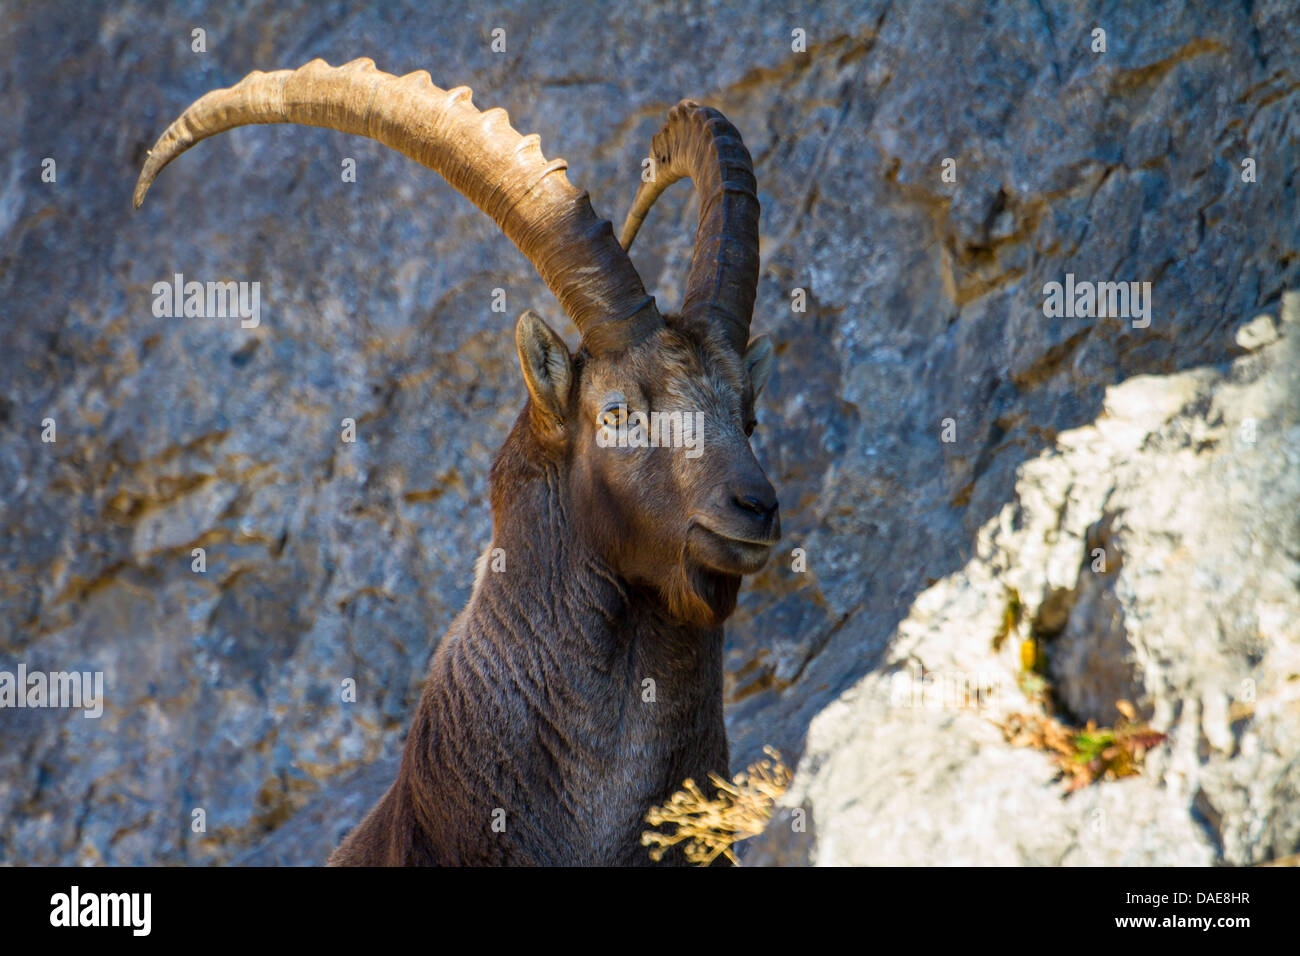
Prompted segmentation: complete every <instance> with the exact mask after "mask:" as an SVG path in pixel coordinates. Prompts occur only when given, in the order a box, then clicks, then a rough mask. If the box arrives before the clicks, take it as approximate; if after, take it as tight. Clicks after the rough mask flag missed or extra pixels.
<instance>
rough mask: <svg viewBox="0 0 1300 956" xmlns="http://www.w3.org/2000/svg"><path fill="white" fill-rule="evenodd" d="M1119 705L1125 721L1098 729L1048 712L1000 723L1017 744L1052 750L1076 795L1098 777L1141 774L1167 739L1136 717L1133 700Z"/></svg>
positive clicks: (1068, 789) (1067, 788)
mask: <svg viewBox="0 0 1300 956" xmlns="http://www.w3.org/2000/svg"><path fill="white" fill-rule="evenodd" d="M1115 708H1116V709H1117V710H1118V711H1119V712H1120V716H1121V718H1122V719H1121V720H1120V721H1119V722H1117V723H1116V724H1115V726H1114V727H1098V726H1097V725H1096V722H1095V721H1091V720H1090V721H1088V723H1087V725H1086V726H1085V727H1083V728H1082V729H1071V728H1069V727H1066V726H1065V725H1063V724H1061V723H1060V722H1059V721H1057V720H1056V719H1055V718H1052V717H1048V716H1046V715H1045V714H1012V715H1011V716H1010V717H1008V718H1007V719H1006V720H1005V721H1003V722H1002V723H1000V724H998V727H1000V728H1001V730H1002V734H1003V736H1004V737H1005V738H1006V740H1007V742H1008V743H1009V744H1011V745H1012V746H1013V747H1033V748H1034V749H1036V750H1045V751H1047V752H1048V753H1050V754H1051V755H1052V758H1053V760H1054V761H1055V763H1056V766H1057V769H1058V770H1060V773H1061V777H1062V779H1064V780H1065V782H1066V786H1065V791H1066V793H1073V792H1074V791H1075V790H1081V789H1082V788H1084V787H1086V786H1088V785H1089V784H1092V783H1095V782H1096V781H1098V780H1117V779H1119V778H1121V777H1131V776H1134V775H1135V774H1138V773H1140V772H1141V770H1142V763H1143V761H1144V760H1145V758H1146V754H1147V752H1148V751H1149V750H1151V748H1153V747H1157V746H1159V745H1160V744H1162V743H1164V741H1165V737H1166V735H1165V734H1162V733H1160V732H1159V731H1157V730H1152V729H1151V727H1149V726H1147V724H1146V723H1145V722H1142V721H1139V720H1138V719H1137V710H1136V709H1135V708H1134V707H1133V705H1132V704H1130V703H1129V702H1128V701H1126V700H1121V701H1118V702H1117V703H1116V704H1115Z"/></svg>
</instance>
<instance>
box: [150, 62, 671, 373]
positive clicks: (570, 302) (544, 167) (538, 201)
mask: <svg viewBox="0 0 1300 956" xmlns="http://www.w3.org/2000/svg"><path fill="white" fill-rule="evenodd" d="M255 123H299V124H303V125H307V126H323V127H326V128H327V129H335V130H340V131H342V132H346V133H356V134H358V135H360V136H367V137H369V138H371V139H375V140H378V141H379V142H381V143H383V144H384V145H385V146H388V147H390V148H392V149H395V150H397V151H398V152H400V153H403V154H405V155H407V156H409V157H411V158H412V159H414V160H415V161H416V162H418V163H420V164H422V165H424V166H427V167H429V168H430V169H432V170H433V171H435V172H437V173H439V174H440V175H442V176H443V177H444V178H445V179H446V180H447V182H449V183H450V184H451V185H452V186H453V187H455V189H457V190H458V191H459V192H460V193H462V194H463V195H464V196H465V197H466V198H467V199H469V200H470V201H471V202H472V203H474V205H476V206H478V207H479V208H480V209H481V210H483V211H484V212H485V213H487V214H488V215H489V216H491V217H492V220H493V221H494V222H495V223H496V224H497V225H498V226H500V227H501V230H502V231H503V232H504V233H505V234H506V235H507V236H508V237H509V238H510V240H511V241H512V242H513V243H514V244H515V245H516V246H518V247H519V251H520V252H522V253H523V254H524V255H525V256H526V257H527V258H528V261H529V262H531V263H532V264H533V266H534V268H536V269H537V271H538V272H539V273H540V274H541V277H542V279H543V280H544V281H545V282H546V284H547V286H548V287H549V288H550V290H551V291H552V292H553V293H555V297H556V298H557V299H559V300H560V305H561V306H563V308H564V311H565V312H567V313H568V315H569V317H570V318H572V319H573V323H574V325H576V326H577V327H578V330H579V331H580V332H581V333H582V336H583V342H584V344H585V345H586V346H587V348H588V349H589V350H590V351H593V352H600V351H606V350H610V349H620V348H625V347H627V346H628V345H630V344H632V343H633V342H635V341H638V340H639V339H640V338H641V337H642V336H644V335H646V334H648V333H649V332H651V331H653V330H654V329H655V328H657V327H659V326H662V324H663V318H662V317H661V316H660V314H659V311H658V309H657V308H656V307H655V304H654V299H653V298H651V297H650V296H648V295H647V294H646V291H645V287H644V286H643V285H642V283H641V278H640V276H638V275H637V272H636V269H635V268H633V266H632V260H631V259H629V258H628V256H627V253H626V252H625V251H624V250H623V249H621V248H620V247H619V245H618V243H617V242H615V241H614V233H613V230H612V229H611V228H610V224H609V223H608V222H607V221H606V220H603V219H599V218H597V216H596V214H595V212H594V211H593V210H592V208H591V202H590V201H589V199H588V196H587V193H586V192H585V191H582V190H579V189H577V188H576V187H574V186H573V185H572V184H571V183H570V182H569V180H568V177H567V176H565V174H564V170H565V169H566V163H565V162H564V160H562V159H554V160H550V161H547V159H546V157H545V156H543V155H542V151H541V147H540V145H539V140H538V137H537V135H536V134H532V135H529V136H521V135H520V134H519V133H518V132H516V131H515V129H514V127H512V126H511V125H510V121H509V117H508V116H507V115H506V112H505V110H502V109H491V110H487V111H486V112H480V111H479V110H478V109H477V108H476V107H475V106H474V105H473V103H471V102H470V90H469V88H468V87H464V86H460V87H456V88H455V89H453V90H442V89H439V88H438V87H436V86H434V85H433V82H432V81H431V80H430V78H429V74H428V73H427V72H425V71H423V70H420V71H418V72H416V73H410V74H407V75H406V76H403V77H401V78H398V77H396V76H393V75H391V74H389V73H384V72H382V71H380V70H377V69H375V64H374V61H372V60H369V59H360V60H353V61H352V62H351V63H348V64H347V65H345V66H341V67H337V68H335V67H331V66H330V65H329V64H328V63H326V62H325V61H324V60H319V59H317V60H312V61H311V62H310V63H308V64H307V65H305V66H303V67H301V68H299V69H297V70H277V71H275V72H274V73H262V72H261V71H255V72H253V73H250V74H249V75H248V76H246V77H244V79H243V80H241V81H240V82H239V83H238V84H237V85H235V86H232V87H230V88H229V89H224V90H214V91H213V92H211V93H208V94H207V95H205V96H203V97H201V98H200V99H198V100H197V101H195V102H194V104H193V105H191V106H190V107H189V109H187V110H186V111H185V112H184V113H182V114H181V115H180V117H179V118H178V119H177V120H176V121H175V122H174V123H172V124H171V126H169V127H167V131H166V132H164V133H163V134H162V136H161V137H160V138H159V140H158V142H157V144H156V145H155V146H154V148H153V149H152V150H150V152H149V158H148V160H147V161H146V162H145V164H144V169H142V170H141V172H140V179H139V182H137V183H136V187H135V206H136V208H137V209H138V208H139V207H140V204H141V203H142V202H143V201H144V196H145V193H146V192H148V190H149V185H150V184H151V183H152V182H153V181H154V178H155V177H156V176H157V175H158V173H159V172H161V171H162V169H163V167H164V166H166V165H167V164H168V163H170V162H171V161H172V160H173V159H175V158H176V157H177V156H179V155H180V154H181V153H183V152H185V150H187V149H189V148H190V147H191V146H193V145H194V144H195V143H197V142H198V141H199V140H202V139H206V138H207V137H209V136H213V135H215V134H217V133H221V132H224V131H226V130H228V129H232V128H234V127H236V126H246V125H249V124H255Z"/></svg>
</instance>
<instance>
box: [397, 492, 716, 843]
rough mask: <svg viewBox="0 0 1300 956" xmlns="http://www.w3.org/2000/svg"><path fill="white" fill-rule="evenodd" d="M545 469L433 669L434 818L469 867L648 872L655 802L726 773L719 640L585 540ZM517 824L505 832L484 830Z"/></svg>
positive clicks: (429, 724)
mask: <svg viewBox="0 0 1300 956" xmlns="http://www.w3.org/2000/svg"><path fill="white" fill-rule="evenodd" d="M569 513H570V509H569V508H567V507H566V503H565V501H564V499H563V494H562V487H561V483H560V481H559V480H558V477H557V476H556V475H555V474H554V473H553V472H549V471H546V472H543V473H534V475H533V476H532V480H530V481H527V482H524V483H521V485H520V486H519V487H517V488H515V489H513V493H512V495H511V496H510V497H509V504H508V506H507V507H506V508H504V509H500V510H498V511H497V513H496V515H495V518H496V529H495V534H494V540H493V548H494V549H498V548H499V549H500V551H495V557H496V558H497V559H498V560H497V562H496V565H495V569H494V566H493V561H492V558H493V556H494V552H489V556H488V561H487V566H486V567H484V568H483V569H482V571H481V573H480V576H479V579H478V581H477V582H476V585H475V589H474V594H473V596H472V598H471V600H470V604H469V606H468V607H467V608H466V610H465V612H464V613H463V614H462V615H461V617H460V618H459V619H458V620H457V622H456V624H455V625H453V627H452V629H451V630H450V632H449V633H448V634H447V636H446V637H445V638H444V640H443V643H442V645H441V646H440V647H439V649H438V652H437V654H436V655H435V658H434V664H433V670H432V673H431V674H430V677H429V681H428V683H427V684H426V687H425V693H424V697H423V699H422V700H421V704H420V711H419V713H418V714H417V717H416V724H415V725H414V726H413V727H412V733H411V739H410V740H408V748H407V757H406V762H407V763H409V764H411V772H410V774H408V785H414V786H418V787H424V786H429V785H430V782H431V781H432V782H434V783H433V785H434V786H436V787H437V788H438V793H437V800H436V801H435V800H432V799H430V800H429V801H424V800H418V799H417V800H416V801H415V803H417V804H419V805H422V806H423V807H425V808H426V809H424V810H423V811H422V812H421V816H422V820H421V823H422V825H423V826H425V827H426V828H427V829H428V830H429V831H430V834H431V839H432V841H433V842H434V843H436V844H441V845H443V846H444V847H445V846H447V845H451V846H454V848H455V854H456V855H457V858H459V859H463V858H464V857H465V856H466V855H468V856H470V857H473V856H474V854H475V853H483V852H486V853H488V854H489V856H490V857H491V858H490V859H487V860H484V862H535V863H561V862H569V863H573V862H586V863H647V862H649V857H648V852H647V851H646V850H645V848H644V847H642V846H641V845H640V834H641V832H642V831H643V830H645V829H647V826H646V825H645V823H644V817H645V814H646V812H647V810H648V809H649V808H650V806H652V805H654V804H656V803H662V802H663V801H664V799H666V797H667V796H668V795H669V794H670V793H671V792H672V791H673V790H676V789H678V788H679V787H680V786H681V784H682V781H683V780H684V779H686V778H687V777H694V778H695V779H696V780H703V779H705V778H706V777H707V774H708V773H709V772H710V771H715V772H718V773H726V772H727V744H726V731H725V728H724V726H723V720H722V716H723V715H722V631H721V629H711V630H705V629H700V628H696V627H689V626H683V625H677V624H673V623H671V622H669V621H667V620H666V619H665V617H664V616H663V613H662V610H661V608H659V607H658V605H657V602H656V601H655V600H654V597H653V596H652V595H647V594H641V593H638V592H637V591H635V590H634V589H630V588H628V587H627V586H626V585H625V584H624V583H623V582H621V581H619V580H618V579H617V578H616V577H615V576H614V575H612V574H611V573H610V572H609V570H608V569H607V568H605V567H604V566H603V564H602V562H600V561H599V560H598V559H597V558H596V557H595V556H593V555H591V554H590V553H589V552H588V551H587V550H586V549H585V548H584V547H583V545H582V543H581V542H580V541H579V540H578V539H577V536H576V535H575V532H574V527H573V522H571V521H570V520H569V517H568V516H569ZM496 811H504V816H503V818H502V819H503V823H502V826H503V827H504V830H502V831H500V832H496V831H492V830H490V829H489V830H486V831H485V830H483V829H479V828H478V826H477V823H474V824H473V825H472V824H471V822H470V821H477V819H478V818H479V817H482V818H483V826H484V827H488V826H489V824H490V821H489V819H488V818H489V817H491V815H492V814H493V813H494V812H496Z"/></svg>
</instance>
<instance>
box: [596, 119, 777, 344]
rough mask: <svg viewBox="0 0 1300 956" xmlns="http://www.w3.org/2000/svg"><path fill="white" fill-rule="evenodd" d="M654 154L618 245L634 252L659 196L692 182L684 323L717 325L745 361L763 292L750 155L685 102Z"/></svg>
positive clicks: (725, 129)
mask: <svg viewBox="0 0 1300 956" xmlns="http://www.w3.org/2000/svg"><path fill="white" fill-rule="evenodd" d="M650 153H651V157H652V158H653V159H654V163H655V166H654V175H653V177H652V179H651V180H650V181H649V182H642V183H641V186H640V188H639V189H638V190H637V193H636V198H635V199H633V200H632V208H631V210H629V212H628V214H627V220H626V221H625V222H624V223H623V236H622V240H621V244H622V246H623V248H624V249H628V248H630V247H631V245H632V240H633V239H635V238H636V234H637V231H638V230H639V229H640V228H641V223H642V221H644V219H645V216H646V213H647V212H649V210H650V207H651V206H653V205H654V202H655V200H656V199H658V198H659V196H660V194H661V193H662V192H663V191H664V190H665V189H667V188H668V187H669V186H671V185H672V184H673V183H675V182H677V180H679V179H682V178H684V177H690V179H691V180H692V181H693V182H694V183H695V194H696V195H697V196H698V197H699V207H700V212H699V228H698V229H697V231H696V233H695V254H694V256H692V258H691V272H690V275H689V276H688V277H687V280H686V298H685V300H684V301H683V302H682V317H683V318H685V319H691V320H694V321H696V322H700V323H703V324H704V325H706V326H707V325H710V324H712V325H716V327H718V328H720V329H721V331H722V333H723V335H724V337H725V338H726V340H727V341H728V342H730V343H731V345H732V346H733V347H734V348H735V350H736V352H737V353H738V354H740V355H744V354H745V346H746V344H747V343H748V341H749V322H750V319H751V318H752V317H753V314H754V295H755V292H756V291H757V288H758V212H759V208H758V194H757V184H756V183H755V181H754V163H753V160H752V159H750V156H749V150H747V149H746V148H745V144H744V142H743V141H742V140H741V138H740V133H739V131H737V129H736V127H735V126H733V125H732V124H731V123H730V122H729V121H728V120H727V118H726V117H725V116H723V115H722V114H721V113H719V112H718V111H717V110H715V109H712V108H710V107H707V106H700V105H699V104H698V103H695V102H693V101H691V100H682V101H681V102H680V103H678V104H677V105H676V106H674V107H673V108H672V109H671V110H669V111H668V122H666V123H665V124H664V127H663V129H661V130H660V131H659V132H658V133H657V134H656V135H655V137H654V139H653V140H652V141H651V143H650Z"/></svg>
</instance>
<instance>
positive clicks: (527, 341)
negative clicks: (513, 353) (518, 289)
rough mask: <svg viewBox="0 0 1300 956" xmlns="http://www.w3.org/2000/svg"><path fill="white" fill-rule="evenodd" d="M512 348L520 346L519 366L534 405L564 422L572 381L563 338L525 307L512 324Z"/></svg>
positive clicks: (567, 351)
mask: <svg viewBox="0 0 1300 956" xmlns="http://www.w3.org/2000/svg"><path fill="white" fill-rule="evenodd" d="M515 347H516V348H518V349H519V367H520V368H522V369H523V370H524V382H525V383H526V384H527V385H528V394H529V395H531V396H532V397H533V404H534V405H535V406H536V407H537V408H539V409H540V410H541V411H543V412H545V413H546V414H547V415H548V416H549V417H551V418H553V419H555V420H556V421H557V422H558V421H563V420H564V410H565V408H567V407H568V404H569V385H570V383H571V382H572V381H573V360H572V359H571V358H570V357H569V347H568V346H567V345H565V344H564V339H562V338H560V337H559V336H558V335H556V334H555V331H554V330H553V329H552V328H551V327H550V326H549V325H547V324H546V322H545V321H544V320H543V319H542V317H541V316H540V315H538V314H537V313H536V312H534V311H532V310H531V309H528V310H526V311H525V312H524V314H523V315H521V316H519V324H518V325H516V326H515Z"/></svg>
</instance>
